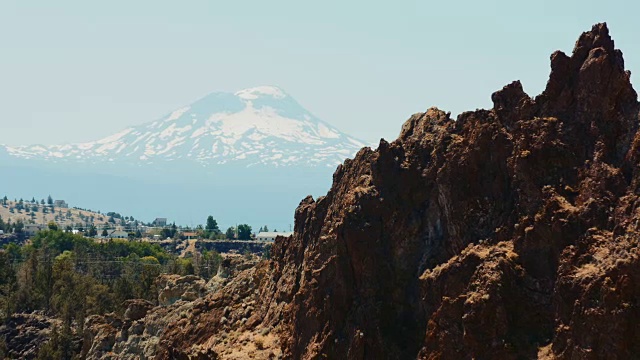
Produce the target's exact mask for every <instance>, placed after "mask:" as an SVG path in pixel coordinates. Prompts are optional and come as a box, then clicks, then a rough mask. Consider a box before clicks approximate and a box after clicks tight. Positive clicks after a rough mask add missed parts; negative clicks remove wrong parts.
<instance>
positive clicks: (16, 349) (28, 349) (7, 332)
mask: <svg viewBox="0 0 640 360" xmlns="http://www.w3.org/2000/svg"><path fill="white" fill-rule="evenodd" d="M54 326H58V327H60V321H57V320H55V319H51V318H49V317H47V316H46V315H45V314H44V313H42V312H34V313H31V314H15V315H13V316H11V318H9V319H8V320H7V321H6V322H5V323H4V324H3V325H2V326H0V341H1V344H2V347H3V349H1V351H0V355H4V356H6V357H7V358H9V359H35V358H36V357H37V356H38V349H39V348H40V345H42V344H43V343H46V342H47V341H49V337H50V335H51V331H52V329H53V327H54Z"/></svg>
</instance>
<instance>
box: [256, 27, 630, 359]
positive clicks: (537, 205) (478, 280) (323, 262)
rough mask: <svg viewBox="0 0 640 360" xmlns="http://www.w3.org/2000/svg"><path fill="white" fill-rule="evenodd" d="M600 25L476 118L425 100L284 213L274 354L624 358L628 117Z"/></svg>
mask: <svg viewBox="0 0 640 360" xmlns="http://www.w3.org/2000/svg"><path fill="white" fill-rule="evenodd" d="M629 79H630V73H629V72H628V71H625V69H624V62H623V58H622V53H621V52H620V51H619V50H616V49H615V47H614V42H613V40H612V39H611V37H610V36H609V31H608V29H607V27H606V25H605V24H598V25H596V26H594V27H593V28H592V30H591V31H589V32H586V33H584V34H582V36H581V37H580V39H579V40H578V42H577V43H576V46H575V48H574V50H573V54H572V55H571V56H568V55H565V54H564V53H562V52H556V53H554V54H553V55H552V56H551V76H550V79H549V82H548V83H547V87H546V89H545V91H544V92H543V93H542V94H541V95H539V96H537V97H536V98H531V97H529V96H528V95H527V94H525V93H524V91H523V89H522V86H521V84H520V83H519V82H514V83H512V84H509V85H507V86H505V87H504V88H503V89H502V90H500V91H498V92H496V93H495V94H493V96H492V100H493V103H494V107H493V109H491V110H478V111H475V112H467V113H463V114H461V115H460V116H459V117H458V119H457V120H456V121H453V120H452V119H451V118H450V116H449V114H448V113H445V112H443V111H441V110H438V109H436V108H432V109H430V110H429V111H427V112H426V113H422V114H416V115H414V116H412V117H411V118H410V119H409V120H408V121H407V122H406V123H405V124H404V126H403V128H402V131H401V133H400V136H399V138H398V139H397V140H396V141H394V142H391V143H389V142H386V141H384V140H381V141H380V144H379V147H378V149H377V150H375V151H374V150H371V149H368V148H365V149H362V150H361V151H360V152H359V153H358V154H357V155H356V157H355V158H354V159H353V160H347V161H346V162H345V163H344V164H343V165H341V166H339V167H338V169H337V170H336V172H335V174H334V179H333V186H332V188H331V190H330V191H329V192H328V193H327V195H326V196H323V197H320V198H319V199H317V200H313V199H312V198H310V197H309V198H307V199H305V200H303V201H302V202H301V204H300V206H299V207H298V209H297V210H296V214H295V217H296V219H295V220H296V227H295V234H294V236H293V237H291V238H288V239H279V240H278V241H276V244H275V246H274V249H273V251H272V257H273V259H274V260H273V261H272V263H271V264H270V266H271V269H270V271H269V276H270V277H271V279H270V281H268V282H265V283H264V285H263V287H262V290H261V291H262V295H261V299H263V300H262V305H261V306H262V307H264V309H265V310H264V312H263V313H264V315H265V316H264V320H263V322H264V323H266V324H273V323H278V324H280V326H281V327H282V333H281V336H282V343H283V351H284V355H285V358H293V359H311V358H322V357H326V358H334V359H336V358H349V359H408V358H416V357H418V358H424V359H470V358H477V359H488V358H501V359H521V358H536V357H546V358H562V359H596V358H620V359H622V358H625V359H626V358H632V357H633V356H634V355H633V354H638V353H640V349H639V348H638V346H640V345H638V344H640V332H638V331H637V330H636V329H637V323H638V316H639V315H640V307H639V306H638V304H637V299H638V298H639V297H638V296H639V295H640V294H639V293H638V292H639V291H640V282H639V281H640V279H639V278H638V275H637V274H638V273H640V271H639V270H640V267H639V265H640V264H638V261H640V260H638V255H639V254H638V251H639V250H638V247H637V243H638V239H639V238H640V237H639V236H638V232H637V226H638V225H637V224H638V222H639V220H640V211H639V210H638V209H637V207H638V206H637V204H639V203H640V202H639V200H640V199H639V198H638V195H637V194H638V190H639V189H638V186H639V184H640V176H639V173H638V166H637V164H638V161H639V160H640V133H638V121H639V116H638V113H639V110H640V107H639V105H638V101H637V94H636V93H635V91H634V90H633V88H632V86H631V84H630V80H629Z"/></svg>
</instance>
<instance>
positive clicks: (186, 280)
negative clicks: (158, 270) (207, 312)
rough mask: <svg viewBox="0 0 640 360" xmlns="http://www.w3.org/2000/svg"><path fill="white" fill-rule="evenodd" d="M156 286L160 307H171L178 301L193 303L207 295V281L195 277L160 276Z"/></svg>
mask: <svg viewBox="0 0 640 360" xmlns="http://www.w3.org/2000/svg"><path fill="white" fill-rule="evenodd" d="M156 286H157V287H158V289H159V290H158V302H159V303H160V305H171V304H173V303H175V302H176V301H178V300H184V301H193V300H195V299H197V298H199V297H201V296H203V295H204V293H205V281H204V280H203V279H201V278H200V277H198V276H195V275H186V276H180V275H175V274H164V275H160V276H159V277H158V278H157V279H156Z"/></svg>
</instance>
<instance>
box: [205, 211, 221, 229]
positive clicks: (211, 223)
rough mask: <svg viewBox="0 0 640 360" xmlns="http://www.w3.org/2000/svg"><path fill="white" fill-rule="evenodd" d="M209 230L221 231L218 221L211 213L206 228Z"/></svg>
mask: <svg viewBox="0 0 640 360" xmlns="http://www.w3.org/2000/svg"><path fill="white" fill-rule="evenodd" d="M205 229H206V230H207V231H212V232H216V233H217V232H220V228H219V227H218V222H217V221H216V220H215V219H214V218H213V216H211V215H209V217H208V218H207V227H206V228H205Z"/></svg>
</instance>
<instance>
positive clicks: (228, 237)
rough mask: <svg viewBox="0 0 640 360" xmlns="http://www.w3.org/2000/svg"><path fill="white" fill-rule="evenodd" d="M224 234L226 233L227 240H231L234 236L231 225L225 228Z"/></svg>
mask: <svg viewBox="0 0 640 360" xmlns="http://www.w3.org/2000/svg"><path fill="white" fill-rule="evenodd" d="M225 235H227V239H229V240H233V239H235V238H236V229H235V228H234V227H233V226H231V227H230V228H228V229H227V232H226V233H225Z"/></svg>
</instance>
